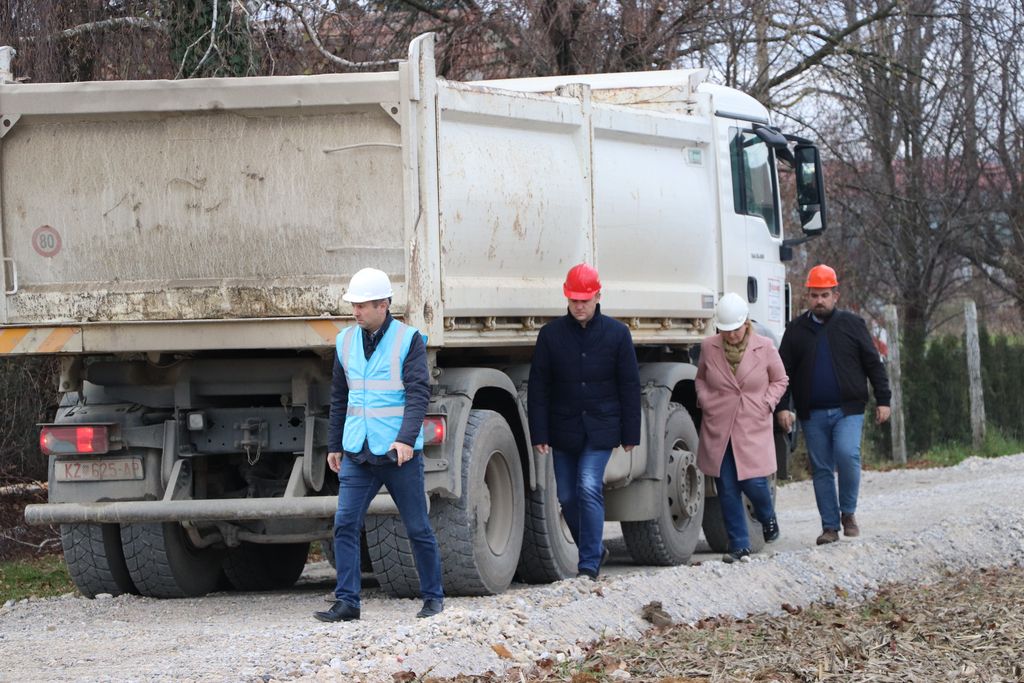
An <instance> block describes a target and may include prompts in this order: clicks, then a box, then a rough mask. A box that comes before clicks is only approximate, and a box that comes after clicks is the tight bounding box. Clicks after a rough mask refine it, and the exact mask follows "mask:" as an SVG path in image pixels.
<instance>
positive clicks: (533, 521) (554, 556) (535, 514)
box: [516, 458, 579, 583]
mask: <svg viewBox="0 0 1024 683" xmlns="http://www.w3.org/2000/svg"><path fill="white" fill-rule="evenodd" d="M543 464H544V467H545V471H544V488H537V489H536V490H534V491H530V490H527V491H526V522H525V525H524V529H523V551H522V554H520V556H519V567H518V568H517V569H516V578H518V579H519V580H520V581H523V582H525V583H550V582H552V581H560V580H562V579H565V578H568V577H570V576H575V575H576V566H577V565H578V564H579V552H578V551H577V549H576V543H575V542H574V541H573V540H572V534H570V533H569V527H568V526H567V525H566V523H565V520H564V518H563V517H562V510H561V507H560V506H559V505H558V492H557V489H556V488H555V470H554V467H553V466H552V460H551V458H544V459H543Z"/></svg>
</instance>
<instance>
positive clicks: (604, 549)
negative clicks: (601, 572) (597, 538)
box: [597, 545, 612, 569]
mask: <svg viewBox="0 0 1024 683" xmlns="http://www.w3.org/2000/svg"><path fill="white" fill-rule="evenodd" d="M611 554H612V551H610V550H608V546H606V545H602V546H601V561H600V562H598V563H597V568H598V569H600V568H601V567H603V566H604V563H605V562H607V561H608V556H609V555H611Z"/></svg>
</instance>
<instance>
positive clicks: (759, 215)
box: [729, 126, 786, 338]
mask: <svg viewBox="0 0 1024 683" xmlns="http://www.w3.org/2000/svg"><path fill="white" fill-rule="evenodd" d="M729 155H730V167H731V170H732V188H733V209H734V211H735V213H736V214H737V216H741V217H742V220H743V225H744V230H743V232H744V235H745V238H746V271H747V272H746V278H745V281H744V282H743V288H742V289H739V290H735V291H736V292H737V293H738V294H740V295H741V296H744V295H745V296H746V298H747V301H748V302H750V315H751V317H752V318H753V319H754V320H757V321H758V322H759V323H761V324H762V325H763V326H764V327H765V328H767V329H768V330H770V331H771V332H772V333H774V334H776V335H777V337H778V338H781V336H782V332H783V328H784V326H785V281H786V271H785V266H783V264H782V262H781V260H780V259H779V246H780V245H781V244H782V221H781V213H780V211H779V182H778V175H777V172H776V168H775V152H774V151H773V150H772V149H771V148H770V147H769V146H768V145H767V144H766V143H765V142H764V141H763V140H761V138H759V137H758V136H757V135H756V134H755V133H754V131H753V130H752V129H751V128H750V127H748V126H736V127H730V128H729ZM737 280H738V278H735V277H734V278H733V282H734V283H736V284H738V282H737Z"/></svg>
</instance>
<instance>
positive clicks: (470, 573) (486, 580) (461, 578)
mask: <svg viewBox="0 0 1024 683" xmlns="http://www.w3.org/2000/svg"><path fill="white" fill-rule="evenodd" d="M523 489H524V486H523V470H522V464H521V463H520V461H519V449H518V447H517V446H516V440H515V437H514V436H513V435H512V430H511V429H510V428H509V426H508V423H507V422H506V421H505V418H503V417H502V416H501V415H500V414H498V413H496V412H494V411H493V410H472V411H471V412H470V415H469V420H468V423H467V425H466V437H465V440H464V441H463V444H462V496H461V497H460V498H458V499H457V500H453V499H448V498H441V499H439V500H437V502H436V504H434V505H433V506H432V508H431V522H432V524H433V527H434V531H435V533H436V534H437V540H438V543H439V544H440V546H441V567H442V577H443V581H444V589H445V592H446V593H448V594H449V595H494V594H497V593H500V592H502V591H503V590H505V589H506V588H508V586H509V584H510V583H512V577H513V576H514V575H515V573H516V567H517V566H518V565H519V552H520V549H521V546H522V543H523V520H524V518H525V515H526V498H525V495H524V493H523Z"/></svg>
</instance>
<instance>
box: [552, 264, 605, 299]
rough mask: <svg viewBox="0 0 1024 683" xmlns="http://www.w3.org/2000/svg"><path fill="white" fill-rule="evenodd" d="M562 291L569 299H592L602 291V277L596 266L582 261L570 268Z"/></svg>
mask: <svg viewBox="0 0 1024 683" xmlns="http://www.w3.org/2000/svg"><path fill="white" fill-rule="evenodd" d="M562 291H563V292H564V293H565V296H566V298H568V299H592V298H594V295H595V294H597V293H598V292H600V291H601V278H599V277H598V276H597V270H596V269H595V268H593V267H592V266H588V265H587V264H586V263H581V264H579V265H578V266H573V267H572V268H570V269H569V274H568V275H566V276H565V284H564V285H562Z"/></svg>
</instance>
